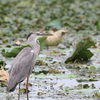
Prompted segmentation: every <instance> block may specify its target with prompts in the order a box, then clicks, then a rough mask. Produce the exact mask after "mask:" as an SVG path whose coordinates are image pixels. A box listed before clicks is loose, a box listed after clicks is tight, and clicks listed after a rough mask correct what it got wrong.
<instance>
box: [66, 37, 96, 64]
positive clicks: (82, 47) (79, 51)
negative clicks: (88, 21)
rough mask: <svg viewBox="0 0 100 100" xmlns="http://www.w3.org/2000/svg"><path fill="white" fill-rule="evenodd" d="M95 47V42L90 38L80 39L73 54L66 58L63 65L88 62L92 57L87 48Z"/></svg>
mask: <svg viewBox="0 0 100 100" xmlns="http://www.w3.org/2000/svg"><path fill="white" fill-rule="evenodd" d="M91 46H95V42H94V41H93V40H92V39H91V38H86V39H82V40H81V41H80V42H79V43H78V44H77V45H76V47H75V48H74V50H73V52H72V53H71V54H70V55H69V56H68V57H67V59H66V61H65V63H67V62H68V61H75V60H76V59H79V60H88V59H90V58H91V57H92V56H93V53H92V52H91V51H90V50H88V48H89V47H91Z"/></svg>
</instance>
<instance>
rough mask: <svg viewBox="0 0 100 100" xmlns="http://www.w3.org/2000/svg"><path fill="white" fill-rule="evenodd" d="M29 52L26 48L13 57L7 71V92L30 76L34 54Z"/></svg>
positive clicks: (34, 60)
mask: <svg viewBox="0 0 100 100" xmlns="http://www.w3.org/2000/svg"><path fill="white" fill-rule="evenodd" d="M31 50H32V49H31V48H30V47H26V48H24V49H23V50H21V52H20V53H19V54H18V55H17V56H16V57H15V59H14V61H13V63H12V66H11V69H10V71H9V81H8V88H9V89H8V91H10V90H11V89H12V88H14V87H15V86H16V84H18V83H19V82H21V81H23V80H24V79H25V78H26V77H27V76H28V75H30V74H31V72H32V70H33V66H34V64H35V62H36V57H35V54H34V52H31Z"/></svg>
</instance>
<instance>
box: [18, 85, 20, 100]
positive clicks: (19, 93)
mask: <svg viewBox="0 0 100 100" xmlns="http://www.w3.org/2000/svg"><path fill="white" fill-rule="evenodd" d="M19 99H20V83H19V93H18V100H19Z"/></svg>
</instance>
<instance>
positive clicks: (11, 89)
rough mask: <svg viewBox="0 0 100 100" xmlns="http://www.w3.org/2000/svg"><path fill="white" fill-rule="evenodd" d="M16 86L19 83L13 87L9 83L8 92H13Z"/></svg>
mask: <svg viewBox="0 0 100 100" xmlns="http://www.w3.org/2000/svg"><path fill="white" fill-rule="evenodd" d="M16 86H17V84H16V85H15V86H14V87H11V86H10V84H8V86H7V89H6V90H7V91H8V92H13V91H14V90H15V88H16Z"/></svg>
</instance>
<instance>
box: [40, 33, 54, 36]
mask: <svg viewBox="0 0 100 100" xmlns="http://www.w3.org/2000/svg"><path fill="white" fill-rule="evenodd" d="M39 35H40V36H52V35H53V34H51V33H39Z"/></svg>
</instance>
